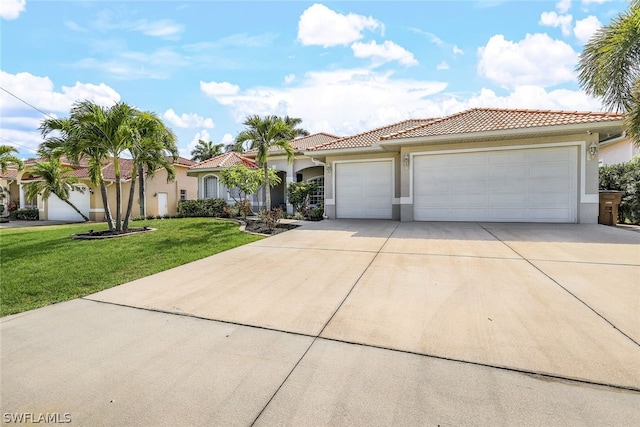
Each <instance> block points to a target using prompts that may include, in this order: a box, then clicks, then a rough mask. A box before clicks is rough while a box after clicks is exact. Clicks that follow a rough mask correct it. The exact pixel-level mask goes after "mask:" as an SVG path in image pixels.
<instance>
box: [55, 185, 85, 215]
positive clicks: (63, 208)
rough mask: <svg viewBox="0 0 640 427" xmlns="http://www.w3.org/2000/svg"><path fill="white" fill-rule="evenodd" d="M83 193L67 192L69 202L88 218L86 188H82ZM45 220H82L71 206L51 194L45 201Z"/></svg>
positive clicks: (75, 190)
mask: <svg viewBox="0 0 640 427" xmlns="http://www.w3.org/2000/svg"><path fill="white" fill-rule="evenodd" d="M82 188H83V190H84V192H80V190H78V189H73V190H72V191H70V192H69V201H70V202H71V203H73V204H74V205H75V206H76V207H77V208H78V209H79V210H80V212H82V213H83V214H85V216H87V217H88V216H89V210H90V196H89V191H88V188H87V187H86V186H82ZM47 219H49V220H51V221H82V220H83V218H82V216H80V214H78V212H76V211H75V210H74V209H73V208H72V207H71V206H69V205H68V204H67V203H65V202H64V201H62V200H61V199H59V198H58V196H56V195H55V194H51V196H49V199H48V200H47Z"/></svg>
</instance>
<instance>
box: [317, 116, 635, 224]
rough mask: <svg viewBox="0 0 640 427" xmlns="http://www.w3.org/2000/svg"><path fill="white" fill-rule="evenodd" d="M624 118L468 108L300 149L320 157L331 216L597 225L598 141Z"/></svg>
mask: <svg viewBox="0 0 640 427" xmlns="http://www.w3.org/2000/svg"><path fill="white" fill-rule="evenodd" d="M622 121H623V118H622V116H621V115H619V114H610V113H594V112H569V111H541V110H508V109H493V108H474V109H470V110H467V111H463V112H461V113H457V114H453V115H450V116H447V117H443V118H440V119H436V120H431V121H427V122H426V123H423V124H418V125H416V126H411V127H406V126H405V127H404V129H402V130H398V131H385V132H383V133H386V134H385V135H380V136H379V137H378V138H369V139H365V138H362V137H359V136H356V137H352V138H348V139H346V140H337V141H334V142H332V143H329V144H326V145H323V146H319V147H312V148H310V149H308V150H307V151H306V152H305V154H306V155H307V156H309V157H312V158H314V159H315V160H317V161H321V162H323V163H325V164H326V168H325V183H326V185H325V214H326V215H327V216H328V217H329V218H385V219H396V220H402V221H499V222H565V223H596V222H597V219H598V207H599V196H598V157H597V154H598V144H599V143H600V142H601V141H602V140H604V139H606V138H607V135H614V134H616V133H620V132H621V129H622ZM377 134H380V132H377Z"/></svg>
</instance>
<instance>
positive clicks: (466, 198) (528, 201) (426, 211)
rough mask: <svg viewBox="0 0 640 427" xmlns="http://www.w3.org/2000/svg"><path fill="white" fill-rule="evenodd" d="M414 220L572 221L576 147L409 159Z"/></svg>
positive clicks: (574, 198) (574, 219) (574, 206)
mask: <svg viewBox="0 0 640 427" xmlns="http://www.w3.org/2000/svg"><path fill="white" fill-rule="evenodd" d="M413 164H414V175H413V176H414V178H413V217H414V220H416V221H498V222H502V221H503V222H576V221H577V194H578V186H577V174H578V166H577V147H575V146H574V147H558V148H539V149H523V150H501V151H481V152H471V153H448V154H434V155H418V156H415V157H414V162H413Z"/></svg>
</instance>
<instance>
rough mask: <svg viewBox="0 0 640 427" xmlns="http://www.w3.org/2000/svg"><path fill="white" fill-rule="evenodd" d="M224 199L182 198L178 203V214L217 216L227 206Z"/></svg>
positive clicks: (186, 215) (190, 216) (221, 213)
mask: <svg viewBox="0 0 640 427" xmlns="http://www.w3.org/2000/svg"><path fill="white" fill-rule="evenodd" d="M227 206H228V205H227V202H226V201H225V200H224V199H200V200H183V201H181V202H180V204H179V205H178V214H179V215H181V216H183V217H189V218H192V217H217V218H220V217H222V216H223V212H224V210H225V208H226V207H227Z"/></svg>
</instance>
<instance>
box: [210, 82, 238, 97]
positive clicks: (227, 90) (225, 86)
mask: <svg viewBox="0 0 640 427" xmlns="http://www.w3.org/2000/svg"><path fill="white" fill-rule="evenodd" d="M200 90H202V91H203V92H204V93H206V94H207V95H209V96H210V97H212V98H215V97H216V96H219V95H235V94H237V93H238V92H239V91H240V87H239V86H238V85H234V84H231V83H229V82H220V83H218V82H214V81H211V82H209V83H206V82H203V81H200Z"/></svg>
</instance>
